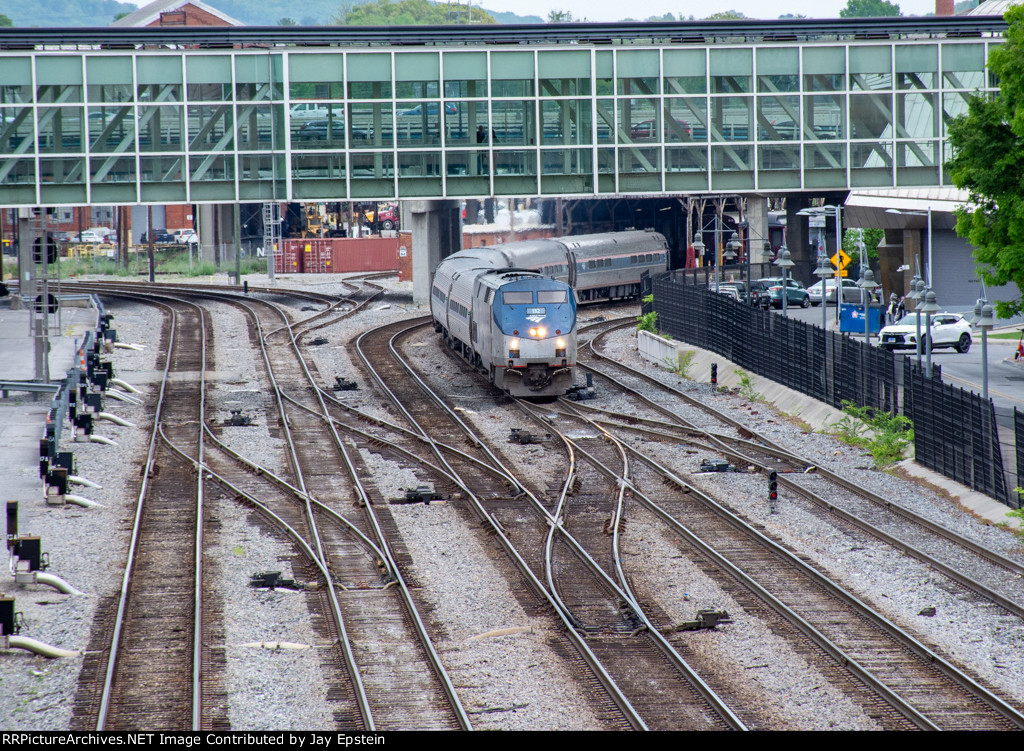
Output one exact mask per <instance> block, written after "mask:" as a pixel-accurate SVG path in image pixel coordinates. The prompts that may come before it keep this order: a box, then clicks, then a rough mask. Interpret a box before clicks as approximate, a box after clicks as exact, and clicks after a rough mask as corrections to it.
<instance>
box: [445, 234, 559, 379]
mask: <svg viewBox="0 0 1024 751" xmlns="http://www.w3.org/2000/svg"><path fill="white" fill-rule="evenodd" d="M477 250H480V249H477ZM498 260H499V259H498V257H497V256H495V254H493V253H491V252H489V251H485V252H483V253H480V252H477V251H476V250H464V251H460V252H458V253H455V254H453V255H451V256H449V257H448V258H445V259H444V260H443V261H441V263H440V264H438V267H437V270H436V271H435V272H434V281H433V284H432V285H431V291H430V312H431V316H432V318H433V321H434V330H435V331H437V332H438V333H440V334H441V335H442V336H443V337H444V340H445V342H446V343H447V344H448V346H450V347H452V348H453V349H455V350H456V351H457V352H458V353H460V354H461V355H462V356H463V357H465V358H466V359H467V360H468V361H469V362H470V363H472V364H473V366H474V367H476V368H477V369H479V370H481V371H482V372H484V373H486V374H487V377H488V378H489V379H490V381H491V383H493V384H494V385H495V386H497V387H498V388H500V389H502V390H504V391H506V392H508V393H509V394H511V395H512V396H524V397H542V396H561V395H562V394H565V393H566V392H567V391H569V390H570V389H571V388H572V387H573V385H574V380H575V366H576V300H575V297H574V296H573V291H572V288H571V287H569V285H568V284H566V283H565V282H560V281H557V280H554V279H548V278H545V277H544V276H542V275H541V274H539V273H537V272H536V271H530V270H525V269H515V268H503V267H501V266H500V265H498V264H497V262H498Z"/></svg>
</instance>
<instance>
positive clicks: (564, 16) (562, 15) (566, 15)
mask: <svg viewBox="0 0 1024 751" xmlns="http://www.w3.org/2000/svg"><path fill="white" fill-rule="evenodd" d="M575 20H576V19H575V18H573V17H572V11H571V10H551V11H548V23H572V22H573V21H575Z"/></svg>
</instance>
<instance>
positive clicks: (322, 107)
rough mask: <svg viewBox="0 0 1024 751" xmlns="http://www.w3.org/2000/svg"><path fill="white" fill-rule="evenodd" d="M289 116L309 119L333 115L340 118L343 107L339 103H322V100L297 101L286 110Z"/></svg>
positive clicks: (297, 118)
mask: <svg viewBox="0 0 1024 751" xmlns="http://www.w3.org/2000/svg"><path fill="white" fill-rule="evenodd" d="M288 112H289V116H290V117H291V119H292V120H310V119H312V118H321V117H322V118H326V117H329V116H330V115H332V114H333V115H334V117H335V118H337V119H339V120H340V119H342V118H343V117H344V113H345V107H344V106H343V105H341V104H333V105H331V104H324V103H322V102H299V103H298V104H293V105H292V107H291V109H290V110H288Z"/></svg>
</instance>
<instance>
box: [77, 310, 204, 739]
mask: <svg viewBox="0 0 1024 751" xmlns="http://www.w3.org/2000/svg"><path fill="white" fill-rule="evenodd" d="M122 294H123V293H122ZM171 299H173V298H171ZM178 302H184V301H178ZM156 304H157V305H160V306H161V307H164V308H166V309H167V310H169V311H170V314H171V315H170V329H169V333H168V345H167V357H166V361H165V363H164V370H163V374H162V377H161V381H160V392H159V394H158V396H157V404H156V407H155V410H154V415H153V432H152V434H151V435H150V440H149V447H148V449H147V454H146V462H145V465H144V467H143V469H144V471H143V475H142V485H141V487H140V488H139V495H138V502H137V503H136V506H135V516H134V519H133V522H132V534H131V539H130V540H129V544H128V554H127V558H126V564H125V571H124V574H123V576H122V578H121V591H120V595H119V597H118V606H117V614H116V616H115V621H114V631H113V634H112V636H111V643H110V655H109V658H108V660H107V670H106V674H105V676H104V680H103V688H102V691H101V697H100V708H99V712H98V716H97V722H96V729H97V730H104V729H105V726H106V721H107V714H108V713H109V711H110V703H111V700H112V693H113V685H114V675H115V672H116V668H117V657H118V653H119V650H120V644H121V632H122V630H123V628H124V622H125V616H126V613H127V609H128V591H129V587H130V584H131V581H132V574H133V572H134V569H135V561H136V556H137V552H138V546H139V543H140V535H141V528H142V512H143V509H144V507H145V499H146V496H147V494H148V491H149V480H150V477H151V474H152V472H153V466H154V463H155V460H156V445H157V436H158V435H159V434H161V433H162V426H161V418H162V415H163V407H164V401H165V396H166V391H167V383H168V380H169V377H170V371H171V363H172V362H173V356H172V353H173V352H174V347H175V346H176V344H177V329H178V311H176V310H175V309H174V308H173V307H172V306H171V305H169V304H167V303H162V302H160V303H156ZM184 304H186V305H191V306H192V307H195V308H196V309H197V310H198V311H199V314H200V321H202V322H203V325H202V326H201V330H202V358H203V359H202V363H203V367H202V369H201V377H200V378H201V380H200V389H201V390H200V399H199V402H200V415H203V405H204V402H205V399H206V326H205V313H204V311H203V310H202V308H201V307H200V306H197V305H194V304H193V303H190V302H185V303H184ZM199 450H200V453H201V451H202V431H200V436H199ZM196 483H197V500H196V502H197V507H198V511H199V514H198V516H197V520H196V526H197V534H199V535H200V537H199V539H198V540H197V544H196V548H195V557H196V560H195V562H194V563H195V564H196V565H198V566H199V567H198V568H196V569H195V571H196V575H195V580H194V595H195V600H194V602H195V608H196V612H195V615H194V620H193V628H194V633H193V649H192V730H199V729H200V727H199V724H200V719H201V717H200V715H201V701H202V692H201V690H200V680H201V672H202V670H201V662H202V660H201V649H202V631H201V628H202V616H201V610H202V607H201V603H202V592H201V585H202V582H201V576H202V568H201V561H202V544H201V543H202V537H201V534H202V525H203V515H202V486H203V476H202V474H201V473H200V474H199V475H198V476H197V479H196Z"/></svg>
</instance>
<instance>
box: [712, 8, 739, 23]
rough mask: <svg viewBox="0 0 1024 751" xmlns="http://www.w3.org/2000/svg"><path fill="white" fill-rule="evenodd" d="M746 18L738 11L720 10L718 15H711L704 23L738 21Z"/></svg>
mask: <svg viewBox="0 0 1024 751" xmlns="http://www.w3.org/2000/svg"><path fill="white" fill-rule="evenodd" d="M744 18H746V16H745V15H743V14H742V13H740V12H739V11H738V10H720V11H718V13H712V14H711V15H710V16H708V17H707V18H705V19H704V20H705V21H739V20H741V19H744Z"/></svg>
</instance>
